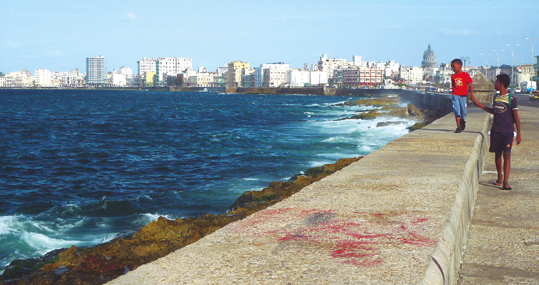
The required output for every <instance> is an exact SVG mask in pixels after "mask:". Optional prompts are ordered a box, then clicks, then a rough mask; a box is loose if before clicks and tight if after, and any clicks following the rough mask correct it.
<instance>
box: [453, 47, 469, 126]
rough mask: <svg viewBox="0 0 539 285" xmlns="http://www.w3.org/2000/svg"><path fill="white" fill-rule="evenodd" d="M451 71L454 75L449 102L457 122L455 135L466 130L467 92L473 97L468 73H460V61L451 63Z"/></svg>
mask: <svg viewBox="0 0 539 285" xmlns="http://www.w3.org/2000/svg"><path fill="white" fill-rule="evenodd" d="M451 69H452V70H453V72H455V74H453V75H451V87H452V88H453V91H452V94H453V95H452V96H451V97H452V98H451V100H452V101H453V112H454V113H455V120H456V121H457V129H456V130H455V133H460V132H462V131H464V129H465V128H466V114H467V110H466V108H467V102H468V90H470V93H471V94H472V97H473V87H472V82H473V81H472V78H471V77H470V75H469V74H468V73H466V72H464V71H462V61H461V60H460V59H458V58H456V59H453V61H451Z"/></svg>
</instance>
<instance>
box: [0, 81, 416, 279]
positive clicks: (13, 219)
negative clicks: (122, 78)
mask: <svg viewBox="0 0 539 285" xmlns="http://www.w3.org/2000/svg"><path fill="white" fill-rule="evenodd" d="M349 99H353V100H357V99H359V98H357V97H355V98H349V97H337V96H300V95H290V96H274V95H237V94H209V93H175V92H137V91H88V90H60V91H52V90H0V273H1V272H2V268H4V267H5V266H6V265H7V264H9V262H11V261H12V260H14V259H24V258H30V257H35V256H40V255H43V254H45V253H46V252H48V251H50V250H53V249H57V248H65V247H69V246H71V245H76V246H92V245H97V244H100V243H103V242H107V241H110V240H112V239H113V238H115V237H118V236H122V235H126V234H132V233H134V232H135V231H136V230H138V229H139V228H140V227H143V226H144V225H146V224H148V223H149V222H151V221H153V220H156V219H157V218H158V217H159V216H164V217H167V218H170V219H175V218H177V217H188V216H194V217H198V216H202V215H204V214H207V213H215V214H220V213H223V212H225V211H226V210H227V208H228V207H229V206H230V205H231V204H232V203H233V202H234V201H235V200H236V198H237V197H238V196H239V195H240V194H241V193H243V192H245V191H248V190H260V189H262V188H264V187H267V186H268V184H269V182H271V181H283V180H287V179H288V178H290V177H291V176H293V175H295V174H298V173H301V172H302V171H305V170H306V169H308V168H310V167H313V166H320V165H323V164H325V163H334V162H335V161H336V160H337V159H339V158H348V157H357V156H359V155H367V154H369V153H370V152H372V151H374V150H376V149H379V148H380V147H382V146H383V145H385V144H386V143H388V142H389V141H391V140H393V139H395V138H397V137H399V136H402V135H404V134H406V133H407V132H408V131H407V129H406V127H408V126H410V125H412V124H413V123H414V122H406V123H405V124H401V125H392V126H388V127H383V128H377V127H376V123H377V122H380V121H388V120H399V119H396V118H394V119H387V118H385V119H377V120H373V121H361V120H342V121H335V120H336V119H339V118H343V117H348V116H351V115H354V114H357V112H358V111H361V110H368V109H372V106H356V107H337V106H334V104H335V103H340V102H343V101H345V100H349Z"/></svg>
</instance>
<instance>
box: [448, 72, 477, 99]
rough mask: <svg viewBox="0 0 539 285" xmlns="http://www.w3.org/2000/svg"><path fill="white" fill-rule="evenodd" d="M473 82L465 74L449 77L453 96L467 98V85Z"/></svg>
mask: <svg viewBox="0 0 539 285" xmlns="http://www.w3.org/2000/svg"><path fill="white" fill-rule="evenodd" d="M472 82H473V80H472V78H471V77H470V75H469V74H468V73H466V72H464V71H463V72H461V73H455V74H453V75H451V87H453V95H458V96H468V83H472Z"/></svg>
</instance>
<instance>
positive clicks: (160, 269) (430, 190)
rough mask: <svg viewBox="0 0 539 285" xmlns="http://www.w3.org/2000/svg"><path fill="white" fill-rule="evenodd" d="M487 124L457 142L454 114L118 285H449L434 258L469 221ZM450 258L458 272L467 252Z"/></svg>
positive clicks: (480, 119) (476, 120)
mask: <svg viewBox="0 0 539 285" xmlns="http://www.w3.org/2000/svg"><path fill="white" fill-rule="evenodd" d="M486 118H487V115H486V113H484V112H482V111H480V110H475V111H474V110H470V114H469V118H468V125H467V129H466V131H465V132H463V133H460V134H455V133H453V131H454V129H455V122H454V117H453V115H452V114H450V115H448V116H446V117H444V118H441V119H439V120H437V121H435V122H434V123H432V124H431V125H429V126H427V127H426V128H424V129H421V130H418V131H415V132H413V133H410V134H408V135H405V136H403V137H401V138H399V139H396V140H394V141H392V142H390V143H389V144H387V145H386V146H384V147H383V148H382V149H380V150H378V151H375V152H373V153H371V154H369V155H368V156H367V157H366V158H364V159H362V160H360V161H358V162H356V163H354V164H352V165H350V166H348V167H346V168H345V169H343V170H341V171H339V172H337V173H335V174H333V175H331V176H329V177H327V178H325V179H323V180H322V181H319V182H317V183H314V184H312V185H310V186H308V187H306V188H304V189H303V190H301V191H300V192H299V193H297V194H295V195H293V196H292V197H290V198H289V199H287V200H285V201H283V202H281V203H278V204H276V205H274V206H272V207H271V208H268V209H267V210H264V211H261V212H258V213H256V214H253V215H252V216H250V217H248V218H246V219H244V220H242V221H239V222H236V223H233V224H230V225H228V226H226V227H224V228H222V229H220V230H218V231H216V232H215V233H213V234H211V235H209V236H206V237H205V238H203V239H201V240H199V241H198V242H196V243H194V244H192V245H189V246H187V247H185V248H182V249H180V250H178V251H176V252H174V253H172V254H170V255H168V256H165V257H163V258H160V259H158V260H156V261H154V262H152V263H150V264H146V265H143V266H141V267H139V268H138V269H136V270H134V271H132V272H129V273H127V274H126V275H124V276H122V277H120V278H118V279H116V280H113V281H111V282H110V284H414V283H419V282H424V283H425V282H427V283H425V284H441V283H440V282H441V281H439V280H442V274H440V271H444V270H443V269H444V268H446V267H447V266H446V264H444V262H440V260H438V261H436V259H435V258H434V257H435V255H436V254H437V253H438V252H440V250H439V249H440V247H442V249H443V247H444V246H445V245H446V244H448V243H449V242H450V241H448V240H447V237H448V234H451V231H450V229H449V230H448V228H451V227H450V226H448V224H450V222H451V221H452V220H455V219H463V220H466V219H468V221H469V214H471V211H469V212H470V213H468V218H466V217H465V216H466V213H464V214H462V215H463V216H462V217H461V214H459V213H456V212H455V211H454V210H452V209H453V208H454V205H456V204H459V203H461V202H462V201H461V199H460V198H458V197H460V196H459V194H458V193H459V189H462V188H463V187H465V188H466V187H468V185H464V183H463V180H464V178H465V176H466V175H465V173H464V172H465V171H467V170H466V169H469V168H470V167H469V165H471V168H472V169H473V168H474V167H475V168H477V167H476V166H475V165H476V163H474V164H470V163H467V162H468V161H469V160H470V157H472V156H473V153H474V148H475V149H477V148H478V144H477V141H478V139H479V140H480V138H481V137H482V136H481V131H482V130H483V129H484V128H483V126H484V124H485V119H486ZM524 137H525V138H526V136H524ZM522 148H527V145H526V144H525V145H524V146H523V147H522ZM515 157H522V156H519V155H517V154H515ZM518 163H519V160H518V158H515V160H514V164H515V168H514V172H513V173H514V174H513V175H514V176H513V181H515V182H513V186H514V187H515V188H517V187H519V183H517V182H516V179H517V177H518V176H517V175H518V174H517V172H518V171H519V169H518V167H516V165H517V164H518ZM465 166H466V167H465ZM470 175H471V174H470ZM529 175H530V174H529ZM535 175H536V174H535ZM531 176H533V175H530V177H531ZM474 177H475V176H474ZM535 177H537V176H535ZM475 182H477V177H476V178H475ZM472 184H473V183H472ZM475 184H476V185H477V183H475ZM463 185H464V186H463ZM530 185H531V184H530ZM469 187H473V185H471V186H469ZM472 196H473V194H472ZM461 227H463V226H461ZM453 239H458V238H457V237H454V238H453ZM461 240H465V237H464V238H461V239H460V240H457V243H458V242H462V241H461ZM530 241H531V240H530ZM536 241H537V240H536ZM433 252H434V254H433ZM449 255H451V254H449ZM436 258H439V257H438V256H436ZM448 258H449V257H448ZM451 259H452V260H453V259H454V260H456V264H457V265H456V267H457V268H458V261H459V260H460V253H459V254H458V256H456V257H454V256H453V257H451ZM433 261H434V262H435V263H436V266H437V267H436V266H433V265H432V264H434V263H433ZM453 263H454V262H453ZM431 268H434V270H430V271H429V269H431ZM438 268H439V269H440V270H438ZM536 268H537V266H536ZM432 272H434V273H432ZM424 274H425V275H426V276H428V275H432V276H435V275H439V276H437V278H438V279H437V280H438V281H432V282H429V281H428V279H427V281H425V279H424V276H423V275H424ZM455 275H456V274H455ZM443 280H445V281H447V282H455V281H456V280H452V279H447V277H445V276H443Z"/></svg>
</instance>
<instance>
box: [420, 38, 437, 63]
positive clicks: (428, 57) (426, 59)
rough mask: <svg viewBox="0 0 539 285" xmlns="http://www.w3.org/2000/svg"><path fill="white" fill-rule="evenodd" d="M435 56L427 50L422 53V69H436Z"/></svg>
mask: <svg viewBox="0 0 539 285" xmlns="http://www.w3.org/2000/svg"><path fill="white" fill-rule="evenodd" d="M436 66H437V64H436V54H435V53H434V51H433V50H432V49H430V44H429V48H428V49H427V50H426V51H425V52H424V53H423V61H422V62H421V67H422V68H434V67H436Z"/></svg>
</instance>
